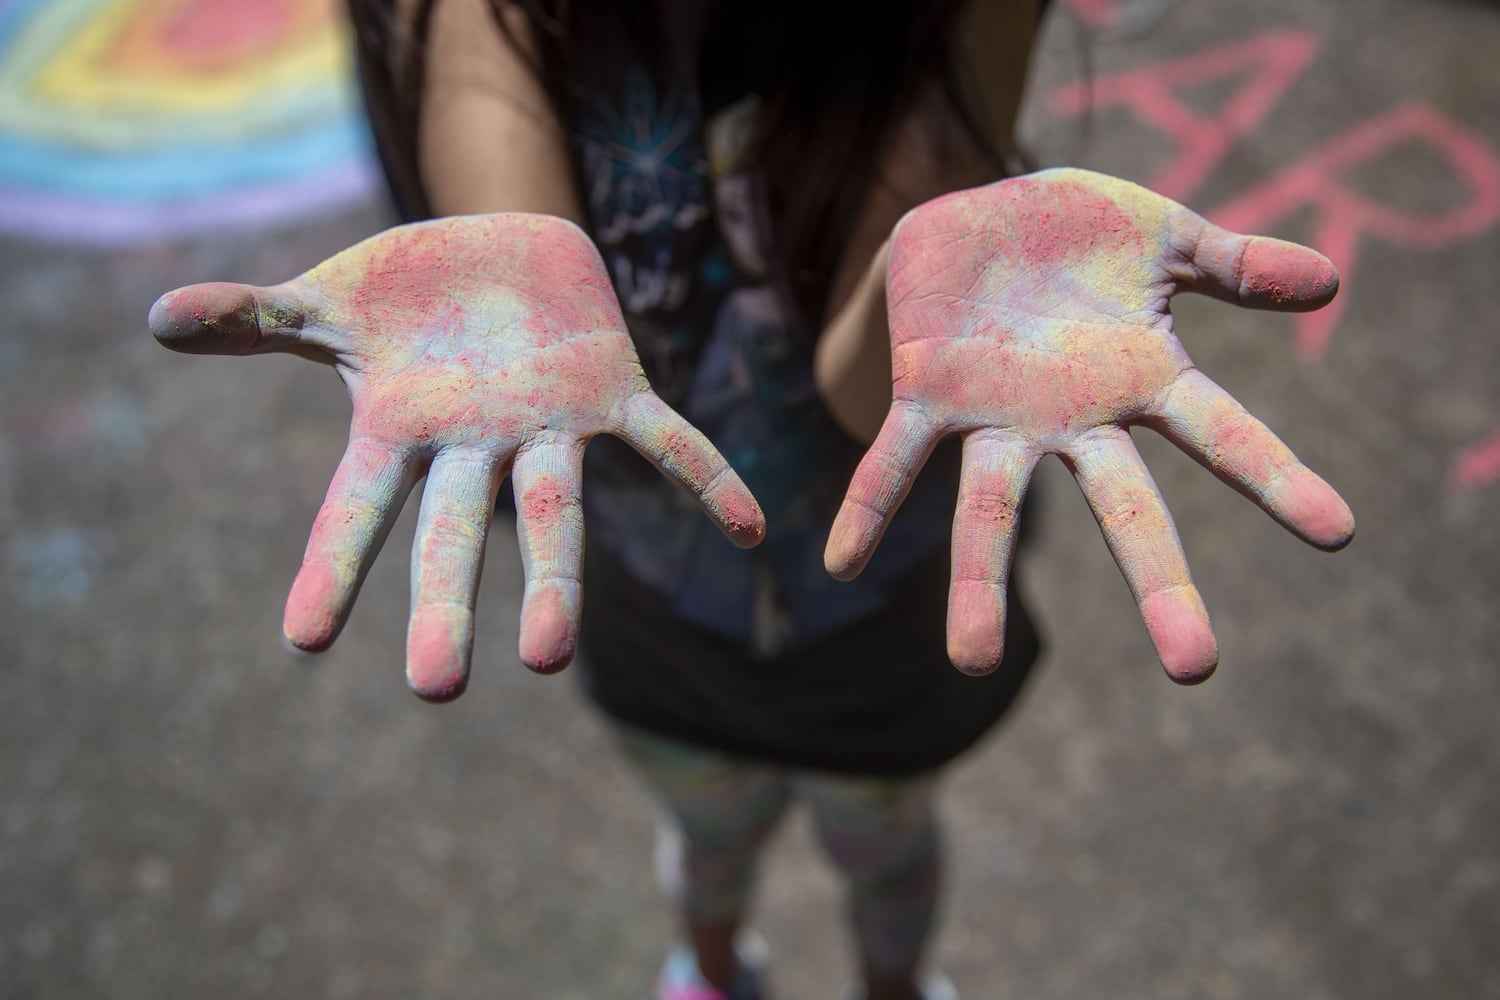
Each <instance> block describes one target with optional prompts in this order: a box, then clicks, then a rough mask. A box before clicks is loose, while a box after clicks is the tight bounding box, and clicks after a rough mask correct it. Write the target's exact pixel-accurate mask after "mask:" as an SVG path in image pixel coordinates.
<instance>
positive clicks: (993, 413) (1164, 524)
mask: <svg viewBox="0 0 1500 1000" xmlns="http://www.w3.org/2000/svg"><path fill="white" fill-rule="evenodd" d="M1337 288H1338V276H1337V274H1336V273H1335V272H1334V270H1333V268H1332V266H1331V265H1330V264H1329V263H1328V261H1327V260H1326V259H1325V258H1323V257H1322V256H1320V255H1319V254H1317V253H1315V252H1314V251H1312V250H1309V249H1307V248H1305V247H1300V246H1297V245H1295V244H1291V243H1286V242H1283V241H1280V240H1273V239H1266V238H1262V237H1247V236H1239V235H1236V234H1233V233H1229V232H1226V231H1225V230H1222V229H1219V228H1218V227H1216V226H1213V225H1212V224H1210V223H1208V222H1206V221H1205V220H1203V219H1202V218H1200V217H1199V216H1197V215H1194V214H1193V213H1192V212H1189V211H1188V210H1187V209H1185V208H1183V207H1182V206H1180V205H1178V204H1176V203H1174V202H1172V201H1169V200H1167V199H1166V198H1162V197H1160V196H1158V195H1155V194H1152V193H1151V192H1149V191H1147V190H1145V189H1144V188H1140V187H1137V186H1136V185H1133V184H1130V183H1127V182H1125V181H1120V180H1117V179H1114V178H1110V177H1106V176H1104V175H1101V174H1094V173H1090V172H1087V171H1082V170H1052V171H1044V172H1042V173H1039V174H1034V175H1031V176H1028V177H1022V178H1016V179H1013V180H1009V181H1002V182H1000V183H998V184H993V185H990V186H987V187H983V188H976V189H974V190H970V191H962V192H958V193H955V194H951V195H947V196H945V197H942V198H939V199H937V200H935V201H932V202H928V203H927V204H925V205H922V206H920V207H919V208H917V209H915V210H914V211H913V212H911V213H910V214H908V215H907V216H906V218H904V219H903V220H902V222H901V224H900V225H899V226H898V227H897V229H896V231H895V233H894V234H893V236H892V239H891V256H890V268H889V271H888V280H887V301H888V306H889V316H890V328H891V358H892V382H893V389H894V393H893V395H894V400H893V403H892V406H891V410H890V413H889V414H888V416H887V418H886V421H885V424H884V426H883V427H882V429H881V432H880V435H879V437H878V438H877V439H876V441H875V443H874V445H873V446H872V447H871V449H870V451H869V453H868V454H867V455H866V456H865V459H864V461H863V462H862V463H861V465H860V468H859V470H858V471H857V472H856V474H855V478H854V482H853V484H852V485H851V487H850V490H849V495H848V497H847V498H846V500H845V502H844V506H843V508H842V510H841V511H840V513H839V516H838V519H837V520H836V521H835V524H834V528H833V532H832V534H831V536H830V538H829V544H828V551H827V563H828V568H829V570H830V572H832V573H834V574H835V575H836V576H840V577H843V578H848V577H851V576H853V575H855V574H857V573H858V572H859V571H860V569H861V568H862V567H863V565H864V563H865V561H866V560H868V559H869V557H870V555H871V554H872V552H873V550H874V548H875V546H876V544H877V543H878V542H879V539H880V535H881V533H882V532H883V531H884V528H885V525H886V523H887V521H888V520H889V518H890V516H891V515H892V514H893V513H894V510H895V508H896V507H897V506H899V504H900V502H901V499H902V497H904V495H905V493H906V491H907V489H908V488H909V487H910V485H911V483H912V480H913V479H914V478H915V477H916V475H917V473H918V472H919V471H920V469H921V467H922V465H923V463H924V462H925V461H926V459H927V456H928V454H929V453H930V451H931V449H932V447H933V444H934V443H935V441H936V440H937V439H938V438H939V437H940V436H941V435H943V434H945V433H948V432H953V431H957V432H960V433H962V434H963V435H964V458H963V473H962V480H961V485H960V492H959V500H958V511H957V514H956V516H955V519H954V537H953V557H954V561H953V577H952V582H951V587H950V591H949V610H948V647H949V655H950V656H951V658H952V659H953V662H954V663H955V665H957V666H959V667H960V668H961V669H964V670H968V671H971V672H983V671H986V670H989V669H993V667H994V666H995V665H996V664H997V663H998V662H999V661H1000V658H1001V654H1002V652H1003V642H1002V637H1003V635H1004V615H1005V587H1006V584H1007V578H1008V573H1009V564H1010V558H1011V554H1012V551H1013V547H1014V540H1015V528H1016V516H1017V512H1018V510H1019V507H1020V502H1021V498H1022V495H1023V493H1024V491H1025V488H1026V484H1027V482H1028V480H1029V479H1030V477H1031V473H1032V470H1033V469H1034V467H1035V465H1036V462H1037V461H1038V460H1039V459H1040V458H1041V457H1042V456H1044V455H1047V454H1056V455H1059V456H1061V457H1062V459H1063V460H1064V462H1065V463H1067V465H1068V466H1069V468H1070V469H1071V470H1072V472H1073V474H1074V476H1075V478H1076V479H1077V481H1078V484H1079V486H1080V487H1081V488H1082V490H1083V492H1084V495H1085V496H1086V497H1087V499H1088V502H1089V504H1090V506H1091V507H1092V509H1093V511H1094V514H1095V517H1096V518H1097V519H1098V521H1099V525H1100V528H1101V529H1102V531H1103V533H1104V536H1105V540H1106V541H1107V543H1108V544H1109V547H1110V550H1111V551H1112V553H1113V554H1114V557H1115V560H1116V562H1117V563H1118V564H1119V566H1120V569H1121V571H1122V572H1123V573H1124V575H1125V578H1126V580H1127V582H1128V583H1129V585H1130V588H1131V590H1132V592H1133V593H1134V595H1135V597H1136V600H1137V602H1138V604H1139V606H1140V609H1141V614H1142V617H1143V618H1144V619H1145V622H1146V625H1147V628H1148V630H1149V631H1150V634H1151V638H1152V640H1153V642H1154V643H1155V645H1156V648H1157V652H1158V654H1159V655H1160V656H1161V659H1162V662H1163V664H1164V665H1165V667H1166V669H1167V672H1168V673H1169V674H1170V675H1171V676H1172V677H1173V678H1174V679H1176V680H1180V681H1195V680H1200V679H1202V678H1204V677H1206V676H1207V675H1208V674H1209V673H1211V672H1212V670H1213V668H1214V666H1215V665H1216V664H1217V661H1218V651H1217V647H1216V645H1215V641H1214V638H1213V633H1212V631H1211V629H1210V627H1209V622H1208V615H1207V612H1206V610H1205V609H1204V607H1203V602H1202V600H1201V599H1200V597H1199V596H1198V593H1197V591H1196V590H1195V589H1194V587H1193V584H1192V580H1191V577H1190V576H1189V574H1188V569H1187V562H1186V559H1185V557H1184V556H1183V553H1182V548H1181V545H1180V543H1179V542H1178V539H1177V535H1176V532H1175V530H1174V528H1173V526H1172V522H1171V518H1170V515H1169V514H1168V513H1167V510H1166V507H1165V505H1164V504H1163V502H1162V500H1161V497H1160V495H1159V494H1158V493H1157V490H1156V487H1155V485H1154V484H1153V482H1152V480H1151V477H1150V474H1149V473H1148V472H1147V470H1146V467H1145V465H1144V464H1143V463H1142V461H1141V459H1140V456H1139V455H1138V454H1137V452H1136V451H1135V448H1134V447H1133V446H1132V444H1131V441H1130V435H1129V433H1128V432H1127V430H1126V429H1125V428H1126V427H1127V426H1129V425H1131V424H1145V425H1148V426H1151V427H1153V428H1155V429H1157V430H1159V431H1160V432H1161V433H1163V434H1165V435H1166V436H1167V437H1168V438H1170V439H1171V440H1172V441H1173V442H1175V443H1176V444H1177V445H1178V446H1179V447H1181V448H1182V449H1183V450H1185V451H1187V452H1188V453H1189V454H1191V455H1193V456H1194V457H1195V458H1197V459H1198V460H1199V461H1201V462H1203V463H1204V464H1205V465H1207V466H1208V467H1209V468H1211V469H1212V470H1213V471H1214V472H1215V473H1216V474H1217V475H1219V476H1220V478H1222V479H1224V480H1225V481H1226V482H1227V483H1228V484H1230V485H1231V486H1233V487H1234V488H1236V489H1238V490H1239V491H1240V492H1242V493H1244V494H1245V495H1247V496H1248V497H1250V498H1251V499H1252V500H1254V501H1255V502H1256V503H1258V504H1259V505H1260V506H1261V507H1263V508H1264V509H1265V510H1266V511H1267V512H1268V513H1269V514H1271V516H1272V517H1274V518H1276V519H1277V520H1278V521H1280V522H1281V523H1282V524H1283V525H1285V526H1286V527H1287V528H1288V529H1290V530H1291V531H1293V532H1294V533H1296V534H1297V535H1298V536H1299V537H1301V538H1303V539H1304V540H1306V541H1308V542H1310V543H1311V544H1313V545H1316V546H1319V547H1321V548H1327V549H1334V548H1338V547H1340V546H1342V545H1343V544H1345V543H1346V542H1347V541H1348V540H1349V538H1350V537H1351V536H1352V534H1353V530H1354V521H1353V516H1352V515H1351V514H1350V512H1349V508H1348V507H1347V506H1346V505H1345V504H1344V502H1343V501H1342V500H1341V499H1339V497H1338V495H1337V494H1336V493H1335V492H1334V491H1333V490H1332V488H1330V487H1329V486H1328V485H1327V484H1326V483H1325V482H1323V480H1321V479H1320V478H1318V477H1317V476H1316V475H1315V474H1314V473H1312V472H1311V471H1310V470H1308V469H1307V468H1306V467H1305V466H1303V465H1302V464H1301V463H1300V462H1298V461H1297V459H1296V458H1295V456H1293V455H1292V454H1291V452H1290V451H1289V450H1288V449H1287V448H1286V446H1285V445H1283V444H1282V443H1281V442H1280V441H1279V440H1277V439H1276V437H1275V436H1274V435H1273V434H1272V433H1271V432H1270V431H1269V430H1268V429H1267V428H1266V427H1265V426H1264V425H1263V424H1261V423H1260V422H1259V421H1257V420H1256V419H1255V418H1254V417H1252V416H1251V415H1250V414H1249V413H1247V412H1246V411H1245V410H1244V409H1243V408H1242V407H1241V406H1240V405H1239V404H1238V403H1236V402H1235V401H1234V399H1232V398H1231V397H1230V396H1229V395H1228V394H1227V393H1226V392H1224V391H1223V390H1222V389H1220V388H1219V387H1218V386H1216V385H1215V384H1214V383H1213V382H1211V381H1209V379H1208V378H1206V377H1205V376H1204V375H1202V374H1201V373H1200V372H1198V371H1197V369H1195V368H1194V367H1193V364H1192V361H1191V360H1190V359H1189V358H1188V356H1187V354H1186V352H1185V351H1184V350H1183V348H1182V345H1181V344H1180V343H1179V342H1178V340H1177V338H1176V337H1175V336H1174V334H1173V332H1172V316H1171V313H1170V311H1169V306H1168V303H1169V300H1170V298H1171V296H1172V295H1174V294H1176V293H1177V292H1179V291H1199V292H1205V293H1207V294H1210V295H1214V296H1216V297H1219V298H1223V299H1227V300H1228V301H1231V302H1236V303H1238V304H1240V305H1246V306H1252V307H1260V308H1273V309H1277V308H1279V309H1312V308H1317V307H1318V306H1321V305H1323V304H1325V303H1326V302H1328V301H1329V300H1330V299H1331V298H1332V297H1333V295H1334V293H1335V292H1336V291H1337Z"/></svg>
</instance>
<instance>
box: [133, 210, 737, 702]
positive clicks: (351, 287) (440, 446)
mask: <svg viewBox="0 0 1500 1000" xmlns="http://www.w3.org/2000/svg"><path fill="white" fill-rule="evenodd" d="M150 324H151V330H152V332H153V333H154V334H155V336H156V338H157V339H158V340H159V341H160V342H161V343H163V344H164V345H166V346H167V347H170V348H172V349H173V350H177V351H185V352H188V353H193V354H259V353H264V352H267V351H288V352H291V353H295V354H299V355H302V356H304V357H308V358H311V359H313V360H317V361H322V362H325V363H328V364H331V365H333V366H334V367H335V368H336V369H337V370H338V373H339V376H340V377H341V378H342V379H343V381H344V383H345V385H346V386H347V387H348V390H349V394H350V396H351V397H352V399H353V402H354V412H353V420H352V425H351V428H350V432H349V447H348V450H347V451H345V453H344V458H343V461H342V462H341V463H340V464H339V468H338V471H337V473H336V474H335V475H334V477H333V482H332V484H331V485H330V487H329V489H328V496H327V499H326V500H325V501H324V503H323V507H322V510H321V511H320V512H319V514H318V517H317V520H316V521H315V522H314V524H313V529H312V537H311V538H310V540H309V541H308V546H307V554H306V556H305V558H304V560H303V563H302V569H301V571H300V572H299V573H298V574H297V578H296V581H295V582H294V583H293V585H292V590H291V595H290V597H289V598H288V600H287V607H286V618H285V624H284V627H285V630H286V635H287V638H288V639H290V640H291V641H292V643H294V644H295V645H297V646H299V647H301V648H303V649H307V650H313V651H318V650H323V649H326V648H327V647H328V646H329V645H330V644H331V643H332V642H333V640H334V639H335V637H337V635H338V633H339V630H340V629H341V628H342V626H343V623H344V621H345V619H346V618H347V616H348V614H349V610H350V608H351V606H352V605H353V603H354V599H355V595H356V593H357V592H358V590H359V586H360V583H361V582H362V581H363V579H364V576H365V573H366V571H367V570H368V569H369V567H370V564H371V563H372V562H373V560H374V558H375V553H376V552H377V551H379V549H380V546H381V544H382V543H383V542H384V540H385V536H386V533H387V532H388V531H389V530H390V527H391V524H392V522H393V521H394V520H395V518H396V515H397V514H398V513H399V512H400V509H401V506H402V504H403V503H404V502H405V499H406V496H407V494H408V493H409V492H410V491H411V489H412V487H413V486H414V485H415V483H416V481H417V480H418V479H419V478H420V477H421V476H422V475H423V474H424V472H425V474H426V476H427V484H426V487H425V489H424V490H423V494H422V506H421V514H420V517H419V521H418V526H417V537H416V544H415V548H414V551H413V557H412V597H411V602H412V606H411V621H410V625H409V628H408V631H407V654H406V659H407V668H406V669H407V679H408V682H409V683H410V684H411V687H412V689H413V690H414V691H416V693H417V694H419V695H421V696H422V697H424V698H427V699H430V700H434V701H442V700H447V699H450V698H454V697H457V696H458V695H459V694H460V693H462V691H463V689H464V686H465V684H466V682H467V677H468V670H469V657H470V650H471V647H472V645H473V636H474V602H475V597H476V592H477V590H478V586H479V574H480V568H481V564H482V562H483V558H484V544H485V537H486V533H487V531H488V527H489V522H490V515H491V513H492V511H493V509H494V501H495V495H496V492H497V491H498V489H499V486H500V484H501V482H502V481H503V480H504V478H505V476H506V475H507V474H509V475H510V476H511V478H512V483H513V487H514V492H515V497H516V508H517V513H518V515H519V516H518V522H517V523H518V533H519V536H520V543H521V554H522V559H523V562H524V565H525V571H526V590H525V599H524V603H523V605H522V608H521V638H520V653H521V659H522V660H523V661H525V663H526V665H527V666H529V667H531V668H532V669H533V670H537V671H542V672H551V671H554V670H558V669H561V668H562V667H564V666H566V665H567V663H568V661H569V659H571V657H572V655H573V649H574V644H575V639H576V634H577V626H578V620H579V613H580V599H581V590H580V584H579V574H580V570H581V567H582V560H583V514H582V510H581V507H580V487H581V474H582V471H581V470H582V459H583V450H584V446H585V445H586V444H587V442H588V440H589V439H590V438H591V437H593V436H594V435H596V434H600V433H608V434H614V435H616V436H618V437H621V438H623V439H624V440H626V441H627V442H629V443H630V444H631V445H632V446H633V447H634V448H635V449H636V450H637V451H639V452H640V453H641V454H642V455H644V456H645V457H646V458H648V459H650V460H651V461H652V462H653V463H654V464H655V465H656V466H657V468H659V469H660V470H661V471H662V472H663V473H664V474H665V475H667V476H668V477H670V478H671V479H673V480H675V481H677V482H678V483H680V484H681V485H682V486H683V487H685V488H686V489H687V490H688V491H689V492H691V493H692V494H693V495H694V496H695V497H697V499H698V501H699V503H700V504H701V505H702V507H703V509H704V511H705V512H706V513H707V514H708V516H709V517H710V518H712V519H713V520H714V521H715V522H716V523H717V524H718V525H719V527H720V528H721V529H722V530H723V531H724V533H725V534H726V535H728V536H729V537H730V538H731V539H732V540H733V541H734V542H736V543H737V544H739V545H742V546H750V545H754V544H756V543H757V542H758V541H759V540H760V538H761V536H762V535H763V534H764V532H765V522H764V519H763V518H762V516H761V512H760V508H759V507H758V506H757V505H756V502H755V499H754V498H753V497H752V496H751V495H750V493H749V491H748V490H747V489H746V488H745V486H744V484H743V483H742V482H741V481H740V479H739V477H738V476H736V475H735V474H734V472H733V471H732V470H731V469H730V468H729V466H728V465H727V464H726V463H725V461H724V459H723V457H722V456H721V455H719V453H718V452H717V451H716V450H715V449H714V447H713V446H712V445H711V444H709V442H708V441H707V439H706V438H704V437H703V435H702V434H700V433H699V432H698V431H696V430H695V429H693V428H692V427H691V426H690V425H689V424H688V423H687V422H686V421H684V420H683V419H682V418H681V417H680V416H678V415H677V414H676V413H675V412H673V411H672V410H671V409H670V408H669V407H668V406H667V405H666V404H665V403H664V402H662V401H661V399H659V398H658V397H657V396H656V395H655V394H654V393H653V392H652V391H651V389H650V387H649V385H648V384H647V382H646V378H645V375H644V374H643V373H642V371H641V367H640V363H639V361H638V359H637V357H636V354H635V349H634V348H633V347H632V345H631V342H630V337H629V335H628V334H627V332H626V329H625V322H624V319H623V317H622V316H621V314H620V307H619V305H618V303H617V301H616V299H615V295H614V292H613V290H612V288H611V286H610V282H609V277H608V275H607V274H606V272H605V270H604V264H603V262H602V261H601V260H600V258H599V254H598V251H597V250H595V248H594V245H593V244H592V243H591V242H590V241H589V239H588V237H587V236H585V235H584V233H583V231H582V230H580V229H578V228H577V227H576V226H573V225H572V224H571V223H568V222H564V221H562V220H560V219H556V218H552V217H548V216H535V215H488V216H468V217H462V218H452V219H443V220H439V221H436V222H427V223H420V224H417V225H411V226H402V227H399V228H396V229H391V230H388V231H387V232H384V233H381V234H380V235H378V236H374V237H372V238H370V239H368V240H365V241H364V242H362V243H360V244H358V245H356V246H354V247H352V248H350V249H348V250H345V251H344V252H342V253H340V254H338V255H337V256H335V257H333V258H331V259H329V260H327V261H325V262H324V263H322V264H320V265H318V266H317V267H315V268H313V269H312V270H311V271H308V272H307V273H305V274H303V275H302V276H301V277H298V278H294V279H292V280H291V281H288V282H285V283H284V284H280V285H275V286H272V287H269V288H255V287H251V286H249V285H237V284H218V283H216V284H205V285H191V286H188V287H186V288H181V289H178V290H177V291H174V292H168V293H167V294H166V295H164V296H162V297H161V299H159V300H158V301H157V303H156V304H155V305H154V306H153V307H152V309H151V317H150Z"/></svg>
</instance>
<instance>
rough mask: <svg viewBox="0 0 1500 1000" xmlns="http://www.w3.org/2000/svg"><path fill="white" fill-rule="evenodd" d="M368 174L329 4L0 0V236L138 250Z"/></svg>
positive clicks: (316, 199)
mask: <svg viewBox="0 0 1500 1000" xmlns="http://www.w3.org/2000/svg"><path fill="white" fill-rule="evenodd" d="M377 182H378V170H377V168H376V166H375V164H374V161H373V157H372V156H371V152H370V141H369V138H368V135H367V132H366V130H365V127H364V123H363V121H362V119H361V116H360V114H359V111H358V106H357V97H356V95H355V93H354V90H353V87H352V72H351V54H350V48H349V45H348V42H347V34H346V28H345V26H344V25H343V23H342V22H341V20H340V18H339V16H338V5H337V3H336V0H0V231H7V232H11V233H17V234H21V235H26V236H33V237H40V238H43V239H50V240H58V241H63V242H72V243H90V244H102V245H110V244H126V243H135V242H143V241H147V240H152V239H159V238H163V237H171V236H177V235H185V234H189V233H193V232H200V231H204V230H208V229H213V228H219V227H223V226H234V225H264V224H268V223H274V222H278V221H283V220H286V219H289V218H297V217H303V218H305V217H307V216H308V215H311V214H320V213H323V212H328V211H332V210H336V209H338V208H340V207H344V206H347V205H349V204H352V203H355V202H357V201H359V200H360V199H363V198H365V197H368V196H369V195H370V194H371V192H373V191H374V190H375V188H376V186H377Z"/></svg>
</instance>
